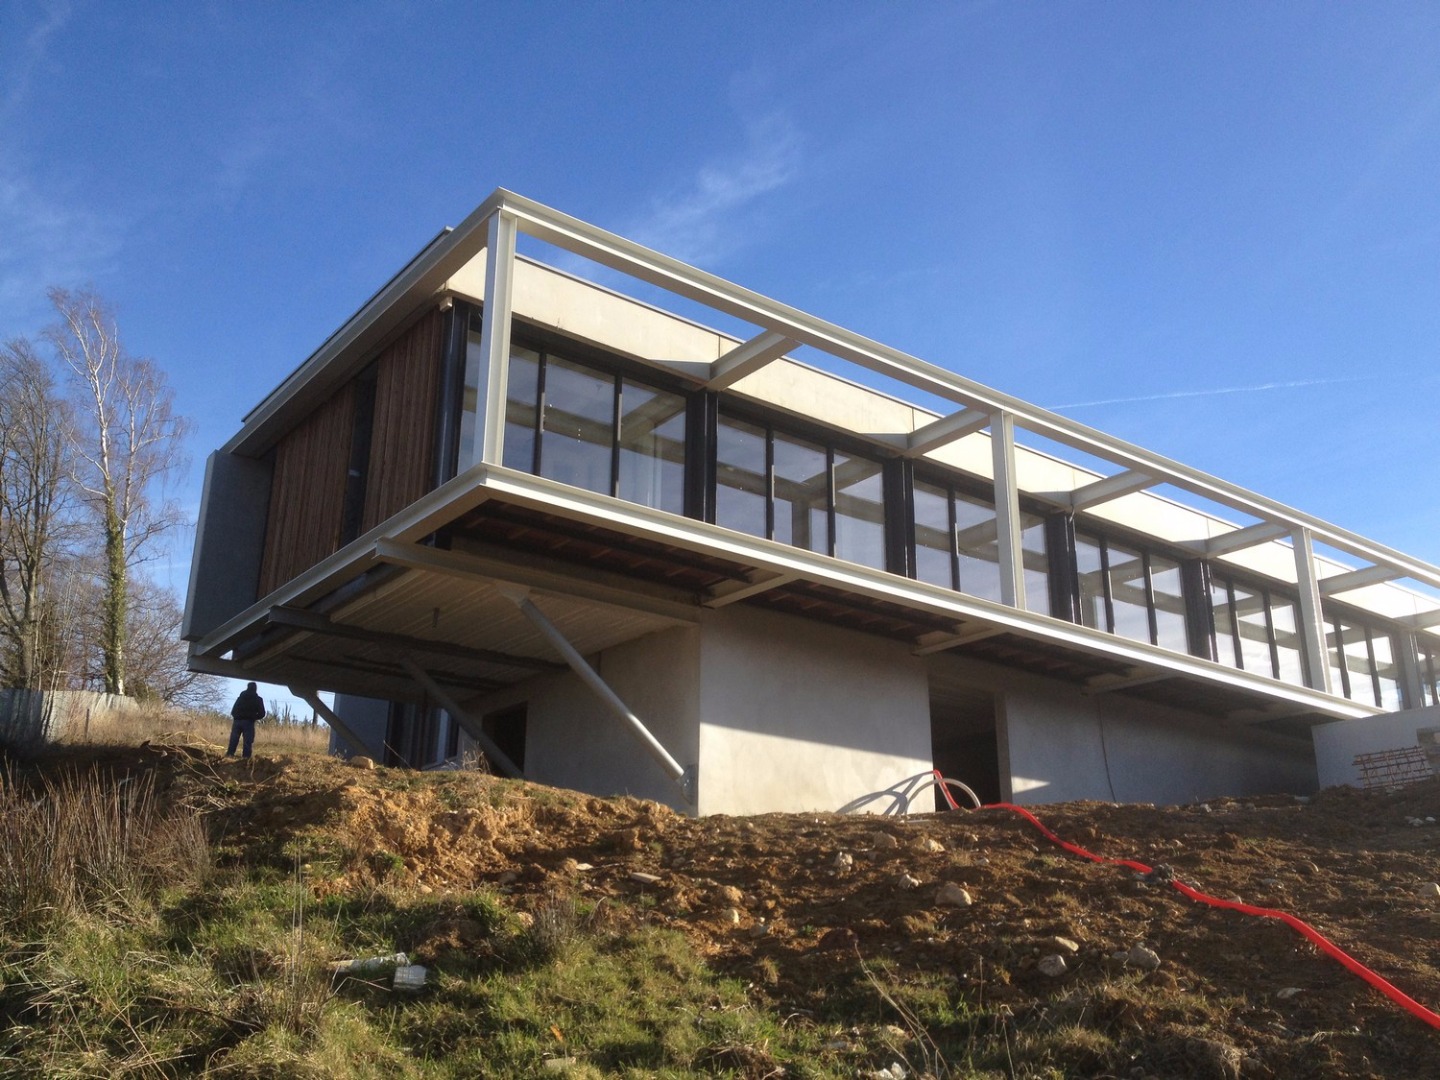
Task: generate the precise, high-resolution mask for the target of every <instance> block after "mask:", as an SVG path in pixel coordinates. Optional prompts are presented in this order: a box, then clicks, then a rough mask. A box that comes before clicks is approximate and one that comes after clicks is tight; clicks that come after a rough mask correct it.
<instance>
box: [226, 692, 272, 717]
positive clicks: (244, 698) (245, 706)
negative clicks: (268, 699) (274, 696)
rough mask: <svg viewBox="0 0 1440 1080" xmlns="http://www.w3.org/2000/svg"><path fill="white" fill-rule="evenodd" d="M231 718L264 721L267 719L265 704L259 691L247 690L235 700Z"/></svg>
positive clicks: (231, 709)
mask: <svg viewBox="0 0 1440 1080" xmlns="http://www.w3.org/2000/svg"><path fill="white" fill-rule="evenodd" d="M230 716H231V717H232V718H233V719H235V720H262V719H264V717H265V702H264V701H262V700H261V698H260V694H259V693H258V692H257V691H254V690H251V689H249V688H246V689H244V690H241V691H240V696H239V697H237V698H236V699H235V704H234V705H233V706H231V708H230Z"/></svg>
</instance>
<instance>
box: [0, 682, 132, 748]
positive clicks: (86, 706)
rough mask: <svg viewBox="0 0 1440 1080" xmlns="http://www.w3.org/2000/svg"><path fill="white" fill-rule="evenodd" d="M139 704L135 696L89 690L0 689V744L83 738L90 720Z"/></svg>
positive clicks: (26, 743)
mask: <svg viewBox="0 0 1440 1080" xmlns="http://www.w3.org/2000/svg"><path fill="white" fill-rule="evenodd" d="M139 707H140V705H139V703H138V702H137V701H136V700H135V699H134V698H131V697H120V696H119V695H117V694H100V693H95V692H94V691H91V690H21V689H10V690H0V743H5V744H7V745H10V746H29V745H36V744H40V743H51V742H58V741H59V740H61V739H82V740H83V739H84V738H85V737H86V736H87V735H88V734H89V733H90V721H91V720H92V719H95V718H99V717H101V716H104V715H106V714H108V713H115V712H134V711H135V710H136V709H138V708H139Z"/></svg>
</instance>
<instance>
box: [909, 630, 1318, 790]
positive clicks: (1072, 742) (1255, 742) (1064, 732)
mask: <svg viewBox="0 0 1440 1080" xmlns="http://www.w3.org/2000/svg"><path fill="white" fill-rule="evenodd" d="M931 661H932V663H933V664H934V665H935V667H936V670H937V674H943V678H944V679H945V680H946V681H949V682H958V683H965V682H968V683H969V684H971V685H974V686H976V687H983V688H985V689H987V690H990V691H992V692H994V693H995V694H996V696H997V698H998V700H999V707H998V709H997V713H998V715H997V722H996V727H997V736H998V739H997V741H998V743H999V757H1000V786H1001V791H1002V793H1003V794H1004V796H1005V797H1007V798H1009V799H1010V800H1011V801H1013V802H1016V803H1022V804H1035V803H1049V802H1065V801H1069V800H1072V799H1099V800H1104V801H1116V802H1153V803H1161V804H1167V803H1184V802H1189V801H1192V800H1195V799H1204V798H1208V797H1211V796H1215V795H1260V794H1264V793H1267V792H1279V791H1287V792H1293V793H1305V792H1310V791H1313V790H1314V789H1315V786H1316V785H1315V763H1314V757H1313V754H1312V753H1311V750H1310V747H1309V745H1308V744H1307V743H1304V742H1299V741H1296V740H1287V739H1281V738H1279V737H1276V736H1271V735H1265V734H1262V733H1257V732H1251V731H1248V730H1246V729H1245V728H1244V727H1243V726H1241V725H1234V724H1231V725H1227V724H1224V723H1222V722H1220V721H1217V720H1215V719H1214V718H1213V717H1208V716H1201V715H1197V714H1193V713H1185V712H1182V711H1180V710H1176V709H1169V708H1166V707H1165V706H1163V705H1153V704H1150V703H1148V702H1142V701H1135V700H1132V699H1127V698H1124V697H1122V696H1120V695H1118V694H1088V695H1087V694H1084V693H1082V692H1081V691H1080V689H1079V688H1078V687H1076V686H1073V685H1071V684H1068V683H1063V682H1059V681H1056V680H1051V679H1044V678H1041V677H1038V676H1027V675H1024V674H1022V673H1017V672H1014V671H1010V670H1007V669H1004V668H999V667H995V666H992V665H989V664H983V663H978V662H975V661H967V660H964V659H962V658H959V657H946V656H944V655H943V654H942V655H938V656H935V657H932V658H931ZM956 779H958V780H964V779H965V777H963V776H959V777H956Z"/></svg>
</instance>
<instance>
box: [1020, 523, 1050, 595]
mask: <svg viewBox="0 0 1440 1080" xmlns="http://www.w3.org/2000/svg"><path fill="white" fill-rule="evenodd" d="M1020 557H1021V560H1022V562H1023V564H1024V566H1023V577H1024V579H1025V607H1026V609H1027V610H1029V611H1038V612H1039V613H1040V614H1041V615H1049V614H1050V556H1049V553H1048V551H1047V549H1046V543H1045V519H1044V518H1042V517H1039V516H1037V515H1035V514H1021V515H1020Z"/></svg>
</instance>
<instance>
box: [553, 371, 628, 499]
mask: <svg viewBox="0 0 1440 1080" xmlns="http://www.w3.org/2000/svg"><path fill="white" fill-rule="evenodd" d="M542 423H543V436H542V439H543V441H542V442H541V445H540V475H541V476H545V477H548V478H549V479H551V480H558V481H560V483H562V484H569V485H571V486H572V487H578V488H585V489H586V490H588V491H598V492H601V493H602V494H606V495H608V494H610V493H611V464H612V452H611V448H612V447H613V446H614V443H615V378H614V376H612V375H602V374H600V373H599V372H597V371H594V370H592V369H590V368H587V367H584V366H582V365H580V364H576V363H573V362H572V361H569V360H561V359H560V358H558V357H553V356H552V357H548V358H547V360H546V364H545V409H544V415H543V420H542Z"/></svg>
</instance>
